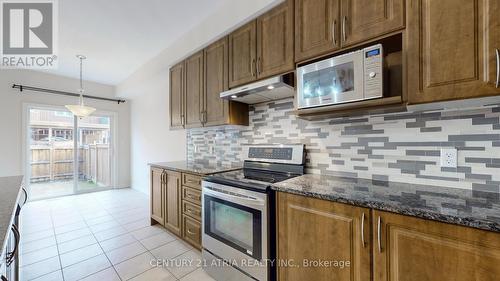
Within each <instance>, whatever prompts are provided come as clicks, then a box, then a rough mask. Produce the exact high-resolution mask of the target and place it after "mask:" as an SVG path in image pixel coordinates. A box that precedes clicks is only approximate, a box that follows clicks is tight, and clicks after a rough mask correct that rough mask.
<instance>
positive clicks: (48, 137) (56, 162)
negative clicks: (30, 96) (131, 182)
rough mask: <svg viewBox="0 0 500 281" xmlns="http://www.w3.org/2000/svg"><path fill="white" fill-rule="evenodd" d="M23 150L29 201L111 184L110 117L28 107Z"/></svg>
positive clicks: (95, 189) (105, 187) (98, 188)
mask: <svg viewBox="0 0 500 281" xmlns="http://www.w3.org/2000/svg"><path fill="white" fill-rule="evenodd" d="M28 111H29V112H28V116H29V121H28V122H27V126H28V128H26V129H27V132H28V143H27V146H26V147H27V151H26V155H27V157H26V159H27V162H28V163H27V177H28V178H29V181H27V183H29V187H30V198H31V199H32V200H37V199H44V198H51V197H57V196H64V195H70V194H75V193H81V192H89V191H97V190H104V189H108V188H110V187H112V185H113V172H112V171H113V170H112V167H113V164H114V163H113V157H112V156H113V151H112V145H111V138H112V130H111V128H112V120H113V118H112V117H111V116H106V115H92V116H89V117H85V118H75V117H74V116H73V114H72V113H71V112H69V111H66V110H65V109H62V108H57V109H48V108H35V107H33V108H29V110H28Z"/></svg>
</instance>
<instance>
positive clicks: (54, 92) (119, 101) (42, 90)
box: [12, 84, 125, 104]
mask: <svg viewBox="0 0 500 281" xmlns="http://www.w3.org/2000/svg"><path fill="white" fill-rule="evenodd" d="M12 88H13V89H19V92H22V91H24V90H27V91H34V92H42V93H47V94H55V95H62V96H70V97H79V96H80V95H79V94H76V93H70V92H63V91H57V90H51V89H44V88H38V87H31V86H26V85H20V84H12ZM83 97H84V98H88V99H94V100H105V101H112V102H117V103H118V104H120V103H124V102H125V100H121V99H109V98H101V97H95V96H87V95H83Z"/></svg>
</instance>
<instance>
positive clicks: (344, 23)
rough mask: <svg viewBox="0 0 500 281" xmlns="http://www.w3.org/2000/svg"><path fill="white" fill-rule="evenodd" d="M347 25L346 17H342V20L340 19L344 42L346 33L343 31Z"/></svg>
mask: <svg viewBox="0 0 500 281" xmlns="http://www.w3.org/2000/svg"><path fill="white" fill-rule="evenodd" d="M346 25H347V17H346V16H344V18H342V40H343V41H344V42H345V41H346V38H347V36H346V31H345V26H346Z"/></svg>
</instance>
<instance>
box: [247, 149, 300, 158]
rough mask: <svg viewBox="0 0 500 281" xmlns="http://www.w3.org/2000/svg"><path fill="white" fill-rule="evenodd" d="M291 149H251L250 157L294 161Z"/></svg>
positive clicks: (249, 151)
mask: <svg viewBox="0 0 500 281" xmlns="http://www.w3.org/2000/svg"><path fill="white" fill-rule="evenodd" d="M292 153H293V149H292V148H290V147H250V149H249V150H248V157H250V158H262V159H277V160H292Z"/></svg>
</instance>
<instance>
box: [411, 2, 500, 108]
mask: <svg viewBox="0 0 500 281" xmlns="http://www.w3.org/2000/svg"><path fill="white" fill-rule="evenodd" d="M408 5H409V6H408V28H407V36H408V43H407V45H408V51H407V58H408V63H407V65H408V67H407V72H408V75H407V76H408V97H409V102H410V103H413V104H414V103H424V102H434V101H445V100H453V99H463V98H471V97H480V96H487V95H496V94H500V88H498V87H496V85H495V83H496V75H497V73H498V72H497V71H499V70H497V62H496V60H497V58H496V50H495V49H499V48H500V16H499V14H500V8H499V5H500V3H499V1H471V0H440V1H431V0H415V1H408Z"/></svg>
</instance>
